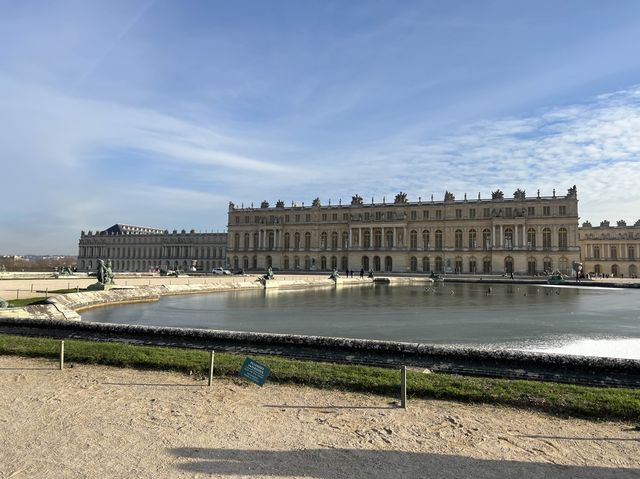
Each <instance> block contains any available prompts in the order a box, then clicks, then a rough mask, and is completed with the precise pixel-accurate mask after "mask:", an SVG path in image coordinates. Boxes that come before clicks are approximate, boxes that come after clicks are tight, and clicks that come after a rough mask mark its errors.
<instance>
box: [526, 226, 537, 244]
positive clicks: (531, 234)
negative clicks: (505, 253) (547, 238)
mask: <svg viewBox="0 0 640 479" xmlns="http://www.w3.org/2000/svg"><path fill="white" fill-rule="evenodd" d="M527 247H528V248H535V247H536V230H534V229H533V228H529V229H528V230H527Z"/></svg>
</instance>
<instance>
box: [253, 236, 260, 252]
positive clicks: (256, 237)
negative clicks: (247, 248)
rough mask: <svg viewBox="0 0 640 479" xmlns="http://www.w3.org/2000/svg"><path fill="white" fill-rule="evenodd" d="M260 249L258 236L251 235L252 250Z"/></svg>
mask: <svg viewBox="0 0 640 479" xmlns="http://www.w3.org/2000/svg"><path fill="white" fill-rule="evenodd" d="M258 248H260V236H259V235H258V233H253V249H258Z"/></svg>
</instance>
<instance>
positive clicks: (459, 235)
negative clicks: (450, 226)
mask: <svg viewBox="0 0 640 479" xmlns="http://www.w3.org/2000/svg"><path fill="white" fill-rule="evenodd" d="M454 240H455V248H456V249H462V230H456V231H455V233H454ZM461 269H462V268H461Z"/></svg>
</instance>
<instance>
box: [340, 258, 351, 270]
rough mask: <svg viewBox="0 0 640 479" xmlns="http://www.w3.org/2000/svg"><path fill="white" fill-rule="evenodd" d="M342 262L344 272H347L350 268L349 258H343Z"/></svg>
mask: <svg viewBox="0 0 640 479" xmlns="http://www.w3.org/2000/svg"><path fill="white" fill-rule="evenodd" d="M340 261H341V262H342V271H347V269H348V268H349V258H347V257H346V256H343V257H342V259H341V260H340Z"/></svg>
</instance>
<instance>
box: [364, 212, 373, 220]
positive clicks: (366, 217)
mask: <svg viewBox="0 0 640 479" xmlns="http://www.w3.org/2000/svg"><path fill="white" fill-rule="evenodd" d="M364 219H365V221H369V220H370V219H371V215H370V214H369V212H366V213H365V214H364Z"/></svg>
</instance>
